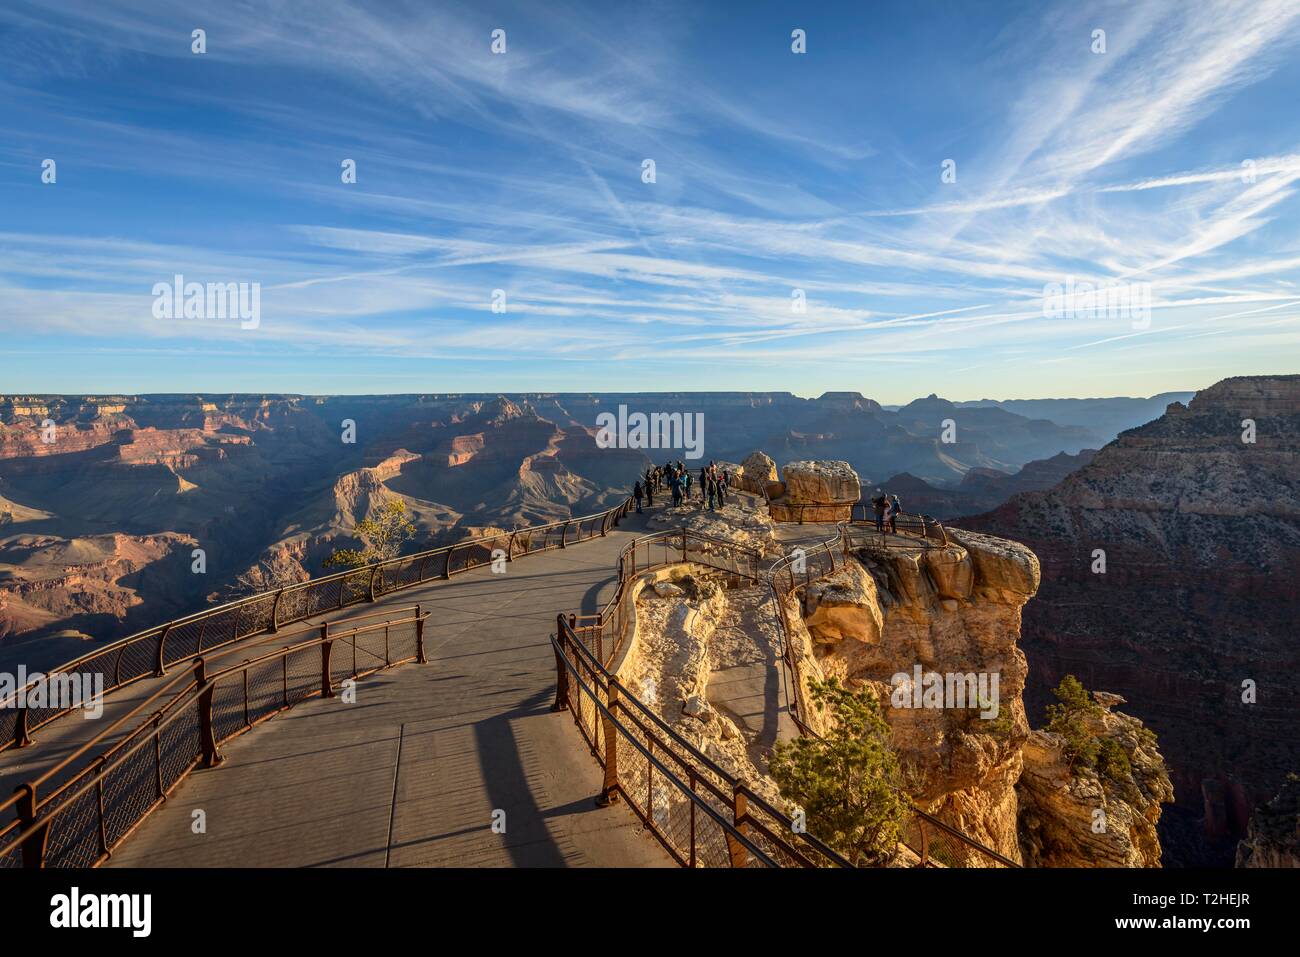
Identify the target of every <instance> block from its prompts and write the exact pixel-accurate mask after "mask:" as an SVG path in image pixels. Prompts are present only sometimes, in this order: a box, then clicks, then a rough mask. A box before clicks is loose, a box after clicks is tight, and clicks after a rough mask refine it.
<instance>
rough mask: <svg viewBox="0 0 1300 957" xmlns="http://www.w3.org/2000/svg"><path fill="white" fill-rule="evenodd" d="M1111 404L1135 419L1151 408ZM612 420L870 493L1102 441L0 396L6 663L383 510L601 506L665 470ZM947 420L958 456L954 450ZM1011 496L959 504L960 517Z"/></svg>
mask: <svg viewBox="0 0 1300 957" xmlns="http://www.w3.org/2000/svg"><path fill="white" fill-rule="evenodd" d="M1080 401H1081V400H1080ZM1109 401H1111V402H1112V403H1114V402H1119V403H1120V405H1121V413H1120V414H1121V415H1122V414H1123V413H1122V409H1128V414H1129V415H1131V416H1139V417H1140V416H1141V415H1142V414H1144V413H1143V411H1142V410H1143V409H1144V408H1145V405H1146V404H1147V403H1149V401H1150V400H1146V399H1131V400H1109ZM1067 404H1068V403H1067ZM620 405H625V406H627V407H628V408H629V409H631V410H633V411H636V412H640V413H643V414H654V413H656V412H660V413H671V412H682V411H686V412H688V413H691V414H699V415H700V416H702V417H703V421H704V422H706V423H707V432H706V444H705V447H704V449H703V452H704V455H705V457H706V458H711V459H735V460H736V461H739V460H740V459H741V458H743V457H744V456H745V455H747V454H748V453H749V452H750V451H752V450H753V449H754V448H768V449H770V450H774V454H776V455H778V456H779V457H782V460H783V461H788V460H789V459H791V458H841V459H844V460H846V461H848V462H850V463H851V464H852V465H853V467H854V468H855V469H857V471H858V473H859V474H860V475H863V476H874V477H876V478H877V480H878V479H879V477H881V476H885V475H890V474H893V473H894V472H896V471H898V470H900V469H903V470H907V471H908V473H909V474H914V475H916V476H920V477H922V479H921V480H922V481H928V482H934V483H940V484H942V483H956V482H959V481H961V480H962V479H963V476H968V475H970V474H973V473H974V474H980V475H985V477H986V480H987V481H991V482H994V484H996V481H997V478H996V477H997V476H1008V475H1012V474H1013V473H1014V474H1019V473H1020V472H1023V473H1025V474H1026V475H1028V476H1030V477H1031V479H1032V476H1033V475H1034V474H1035V471H1034V468H1033V467H1027V468H1022V466H1026V463H1030V462H1032V461H1033V459H1035V458H1039V457H1049V456H1054V455H1058V454H1059V453H1062V452H1065V453H1067V454H1074V453H1076V452H1077V451H1078V450H1079V449H1081V448H1084V447H1090V446H1095V445H1097V444H1101V441H1102V440H1103V439H1104V438H1105V436H1104V435H1102V434H1100V433H1099V432H1098V430H1097V429H1095V428H1090V427H1087V426H1086V425H1083V424H1080V421H1082V420H1081V419H1080V417H1079V415H1075V417H1074V420H1073V421H1072V422H1071V424H1069V425H1068V426H1061V425H1057V424H1055V423H1053V422H1051V421H1048V420H1045V419H1037V418H1030V417H1027V416H1023V415H1020V414H1018V413H1015V412H1010V411H1007V410H1005V409H1001V408H997V407H979V408H972V409H965V408H962V407H959V406H957V405H954V404H952V403H948V402H946V401H944V400H942V399H938V398H937V397H934V396H931V397H930V398H928V399H925V400H919V401H918V402H917V403H912V404H911V405H909V406H904V407H901V408H899V409H886V408H884V407H883V406H881V405H880V404H879V403H876V402H874V401H872V400H870V399H866V398H864V397H863V396H861V395H859V394H857V393H827V394H826V395H823V396H821V397H820V398H817V399H801V398H798V397H795V396H793V395H791V394H789V393H782V392H754V393H726V392H723V393H690V392H680V393H654V394H595V393H519V394H512V395H460V394H446V395H391V396H300V395H247V394H244V395H203V396H200V395H134V396H132V395H121V396H57V395H40V396H18V395H0V664H5V663H12V662H15V661H23V662H25V663H27V664H29V665H32V666H35V665H41V666H49V665H52V664H55V663H57V662H59V661H61V660H67V659H69V658H71V657H74V656H76V655H78V654H81V653H84V652H85V651H86V650H87V649H88V648H89V647H90V646H92V645H93V644H95V643H98V642H102V641H105V640H108V639H111V638H115V637H119V636H121V635H124V634H128V633H130V632H131V631H133V630H136V629H139V628H143V627H146V626H147V625H149V624H151V623H153V622H156V621H159V620H164V619H167V618H170V617H174V616H177V615H180V614H185V613H188V612H191V611H194V610H196V609H198V608H200V607H202V606H203V605H204V604H206V603H209V602H212V601H217V600H222V599H228V598H231V597H234V596H237V595H239V594H244V593H247V592H249V591H253V590H257V589H259V588H267V587H274V586H276V585H279V584H283V583H286V582H292V581H299V580H302V579H305V578H307V577H309V576H312V575H317V574H320V572H321V570H322V562H323V561H324V559H325V558H326V557H328V555H330V554H331V553H332V552H333V551H334V550H335V549H337V548H341V547H353V546H354V545H355V544H356V541H355V538H354V536H353V535H352V529H354V528H355V526H356V523H357V522H358V521H360V520H361V519H363V518H364V517H365V516H366V515H367V514H368V513H369V512H370V510H371V509H372V508H373V507H375V506H376V505H378V504H379V503H381V502H382V501H385V500H390V499H400V500H401V501H402V502H404V504H405V506H406V510H407V515H408V517H409V518H410V519H411V520H412V521H413V522H414V524H415V526H416V535H415V537H414V538H413V539H412V541H411V542H410V543H408V544H409V547H410V548H411V549H415V548H420V547H430V546H433V545H437V544H443V543H445V542H448V541H453V540H455V539H457V538H460V537H462V536H463V535H465V534H468V533H469V531H470V530H471V529H473V528H480V527H506V528H509V527H513V526H516V525H525V524H537V523H541V522H547V521H557V520H561V519H565V518H569V517H572V516H574V515H579V514H584V513H588V512H593V511H597V510H600V509H603V508H605V507H607V506H608V505H610V504H612V503H614V502H615V501H617V500H619V499H620V498H621V497H622V496H624V495H626V494H627V493H628V492H629V491H630V486H631V483H632V481H633V480H634V478H635V476H636V474H637V473H638V472H640V471H642V470H643V469H644V468H645V467H646V466H647V465H649V464H650V458H649V457H648V456H653V455H659V454H660V453H657V452H655V451H654V450H647V451H642V450H639V449H629V448H619V447H611V448H600V447H599V446H598V444H597V442H596V441H595V439H596V436H597V431H598V430H597V428H596V426H597V423H598V419H599V416H600V415H601V414H602V413H609V412H611V411H613V410H617V408H618V406H620ZM1069 407H1070V408H1073V405H1069ZM1108 414H1109V415H1110V418H1109V419H1106V420H1105V421H1106V422H1111V421H1112V420H1113V419H1114V415H1115V413H1114V410H1112V411H1111V412H1110V413H1108ZM1086 418H1087V415H1086V413H1083V419H1086ZM950 419H951V420H954V421H955V423H956V429H957V435H956V439H957V441H955V442H952V443H944V442H942V441H940V432H941V431H942V429H943V428H944V422H945V420H950ZM1106 427H1108V426H1105V425H1103V426H1102V427H1101V428H1102V429H1103V431H1104V428H1106ZM349 438H351V439H353V441H348V439H349ZM796 453H797V454H796ZM661 457H666V454H664V455H662V456H661ZM1017 470H1019V472H1018V471H1017ZM1042 481H1044V479H1041V478H1040V479H1039V482H1040V484H1039V485H1038V486H1035V487H1041V482H1042ZM998 494H999V493H997V492H993V493H990V494H989V495H986V496H985V497H983V498H971V497H969V496H963V494H961V493H954V498H953V502H952V507H953V508H954V509H959V508H961V507H962V505H963V504H964V505H965V510H966V511H972V510H974V507H976V506H978V505H983V504H985V503H987V504H997V503H998V502H1000V501H1001V499H1000V498H998V497H997V496H998ZM911 507H913V508H916V507H919V506H918V505H916V504H913V505H912V506H911ZM199 549H201V550H202V554H203V566H204V568H205V571H204V573H203V574H194V573H193V571H192V567H193V562H194V559H195V554H196V550H199Z"/></svg>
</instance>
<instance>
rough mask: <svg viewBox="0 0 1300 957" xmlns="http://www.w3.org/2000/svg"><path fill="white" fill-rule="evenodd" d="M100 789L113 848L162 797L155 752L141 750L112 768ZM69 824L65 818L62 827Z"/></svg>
mask: <svg viewBox="0 0 1300 957" xmlns="http://www.w3.org/2000/svg"><path fill="white" fill-rule="evenodd" d="M98 786H99V787H102V788H103V791H104V837H105V841H106V842H107V846H108V847H110V848H111V847H113V846H115V845H116V844H117V843H118V842H119V841H121V840H122V838H123V837H125V836H126V834H127V832H128V831H129V830H131V828H132V827H134V826H135V823H136V822H137V821H139V820H140V819H141V818H142V817H144V816H145V814H147V813H148V812H149V809H150V808H151V807H152V806H153V804H154V802H156V801H157V800H158V799H159V798H160V797H161V796H162V790H161V788H160V787H159V781H158V760H157V754H156V753H155V749H154V748H151V747H143V748H138V749H136V750H134V751H131V752H130V753H129V754H128V755H127V756H126V757H125V758H124V759H123V760H122V761H120V762H116V763H112V764H110V765H109V766H108V767H106V768H105V769H104V773H103V775H102V776H101V777H100V779H99V785H98ZM88 790H89V791H91V792H92V793H93V792H94V791H95V790H96V788H95V787H93V786H92V787H91V788H89V789H88ZM65 820H66V817H65V815H62V814H61V815H60V816H59V821H60V823H62V822H64V821H65Z"/></svg>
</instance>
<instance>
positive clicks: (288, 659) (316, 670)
mask: <svg viewBox="0 0 1300 957" xmlns="http://www.w3.org/2000/svg"><path fill="white" fill-rule="evenodd" d="M283 660H284V663H285V669H284V670H285V672H286V682H287V683H286V686H285V687H286V688H287V699H288V700H287V701H286V704H288V705H289V707H293V706H294V705H296V704H298V703H299V702H301V701H305V700H306V699H308V698H310V697H311V696H312V695H313V694H317V693H319V692H320V678H321V675H320V649H319V648H318V647H315V646H312V647H308V648H303V649H299V650H296V651H291V652H289V653H288V654H287V655H285V656H284V659H283Z"/></svg>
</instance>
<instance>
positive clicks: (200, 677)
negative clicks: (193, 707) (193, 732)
mask: <svg viewBox="0 0 1300 957" xmlns="http://www.w3.org/2000/svg"><path fill="white" fill-rule="evenodd" d="M207 680H208V679H207V674H206V672H205V669H204V665H203V659H202V658H199V659H197V660H196V661H195V662H194V681H195V682H196V683H197V685H198V688H199V745H200V747H201V748H202V751H203V758H202V764H203V767H205V768H211V767H216V766H217V765H218V764H220V763H221V762H222V761H224V760H225V758H223V757H222V756H221V755H220V754H219V753H217V735H216V729H215V728H214V727H213V724H212V696H213V695H214V694H215V693H216V690H217V686H216V685H208V686H207V687H206V688H205V687H204V685H205V684H207Z"/></svg>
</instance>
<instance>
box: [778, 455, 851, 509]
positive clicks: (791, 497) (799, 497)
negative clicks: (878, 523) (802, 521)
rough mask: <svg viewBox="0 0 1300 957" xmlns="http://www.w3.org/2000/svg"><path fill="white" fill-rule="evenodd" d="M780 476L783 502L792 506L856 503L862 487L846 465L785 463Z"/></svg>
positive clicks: (847, 464)
mask: <svg viewBox="0 0 1300 957" xmlns="http://www.w3.org/2000/svg"><path fill="white" fill-rule="evenodd" d="M781 472H782V478H783V481H784V482H785V495H786V499H787V501H789V502H790V503H791V504H794V505H803V504H815V505H822V504H827V503H830V502H856V501H857V500H858V499H860V498H861V497H862V483H861V482H860V481H859V480H858V473H857V472H855V471H853V467H852V466H851V465H849V463H848V462H841V461H815V462H789V463H787V464H786V466H785V468H784V469H782V470H781Z"/></svg>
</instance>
